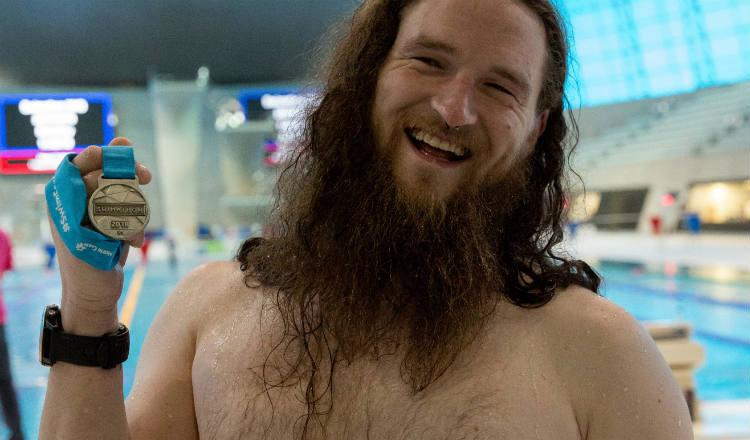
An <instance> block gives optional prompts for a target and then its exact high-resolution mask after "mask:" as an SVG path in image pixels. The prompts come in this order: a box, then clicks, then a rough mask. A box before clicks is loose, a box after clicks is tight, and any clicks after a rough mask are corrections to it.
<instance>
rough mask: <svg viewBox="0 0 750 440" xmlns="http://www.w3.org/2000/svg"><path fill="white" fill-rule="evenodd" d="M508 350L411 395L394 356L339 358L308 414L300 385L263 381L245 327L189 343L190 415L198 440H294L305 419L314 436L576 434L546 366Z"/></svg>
mask: <svg viewBox="0 0 750 440" xmlns="http://www.w3.org/2000/svg"><path fill="white" fill-rule="evenodd" d="M231 327H232V326H226V325H224V326H222V327H218V326H217V328H231ZM507 355H508V358H507V359H506V360H505V361H503V362H499V363H497V364H495V365H488V364H486V363H484V364H483V363H476V364H472V363H468V364H466V365H461V366H456V367H455V368H454V367H451V369H449V370H448V371H447V372H446V374H444V375H443V376H442V377H441V378H439V379H438V380H437V381H435V382H434V383H433V384H431V385H430V386H429V387H428V388H427V389H426V390H424V391H422V392H420V393H416V394H415V393H412V392H411V391H410V389H409V387H408V386H407V385H405V384H404V383H403V382H402V381H401V379H400V375H399V370H398V362H397V360H396V359H390V360H388V359H386V360H381V361H379V362H374V361H368V362H363V363H360V364H357V365H352V366H343V365H341V364H339V365H338V366H337V367H336V373H335V375H334V379H333V382H332V384H333V392H332V393H331V394H325V393H324V394H323V395H324V396H326V395H328V396H330V398H325V397H324V398H323V399H322V400H321V401H320V402H319V403H318V407H317V411H318V412H319V414H318V415H317V416H312V417H308V416H307V412H308V411H307V407H306V405H305V404H304V403H303V402H304V395H305V391H306V389H305V385H306V383H294V382H292V383H291V384H274V383H273V380H271V383H269V381H268V378H273V377H274V376H273V372H272V371H268V368H272V367H271V366H269V365H265V368H266V371H265V374H266V380H264V379H263V374H264V356H262V355H260V354H259V353H258V346H257V344H254V343H253V340H252V335H251V334H249V332H246V331H237V329H236V327H235V331H234V332H229V331H214V332H212V333H208V335H207V336H206V337H204V338H202V339H201V340H200V341H199V343H198V346H197V347H196V356H195V359H194V363H193V392H194V400H195V411H196V419H197V422H198V428H199V432H200V436H201V438H202V439H266V438H273V439H296V438H300V433H301V432H302V430H303V427H304V426H305V424H307V432H308V435H309V436H308V438H313V439H317V438H328V439H343V438H346V439H354V440H356V439H372V440H378V439H388V440H392V439H403V440H407V439H427V438H429V439H513V440H524V439H530V440H531V439H533V440H540V439H556V440H567V439H571V440H575V439H580V438H581V437H580V434H579V429H578V425H577V423H576V418H575V414H574V411H573V408H572V407H571V404H570V402H569V399H568V398H567V396H566V394H565V392H564V390H563V386H562V384H561V383H560V378H558V377H557V376H556V375H555V374H554V373H553V369H552V368H548V366H546V365H545V362H544V361H542V357H539V356H536V355H535V354H534V353H529V352H528V351H527V350H525V349H524V350H516V351H514V352H509V353H507ZM275 385H279V386H275Z"/></svg>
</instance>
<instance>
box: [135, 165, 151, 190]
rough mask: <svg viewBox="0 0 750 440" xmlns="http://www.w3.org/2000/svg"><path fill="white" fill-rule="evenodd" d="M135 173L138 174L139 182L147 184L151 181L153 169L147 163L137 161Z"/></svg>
mask: <svg viewBox="0 0 750 440" xmlns="http://www.w3.org/2000/svg"><path fill="white" fill-rule="evenodd" d="M135 175H136V176H138V184H140V185H146V184H148V183H149V182H151V171H149V169H148V168H146V166H145V165H143V164H142V163H140V162H138V161H137V160H136V161H135Z"/></svg>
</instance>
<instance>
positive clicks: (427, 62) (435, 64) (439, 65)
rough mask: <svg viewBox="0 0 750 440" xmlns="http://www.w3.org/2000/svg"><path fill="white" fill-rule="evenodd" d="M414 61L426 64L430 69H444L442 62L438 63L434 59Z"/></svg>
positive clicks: (425, 58) (419, 58)
mask: <svg viewBox="0 0 750 440" xmlns="http://www.w3.org/2000/svg"><path fill="white" fill-rule="evenodd" d="M414 59H415V60H417V61H419V62H421V63H424V64H426V65H428V66H430V67H435V68H438V69H440V68H442V67H443V66H442V64H440V62H439V61H437V60H436V59H434V58H429V57H414Z"/></svg>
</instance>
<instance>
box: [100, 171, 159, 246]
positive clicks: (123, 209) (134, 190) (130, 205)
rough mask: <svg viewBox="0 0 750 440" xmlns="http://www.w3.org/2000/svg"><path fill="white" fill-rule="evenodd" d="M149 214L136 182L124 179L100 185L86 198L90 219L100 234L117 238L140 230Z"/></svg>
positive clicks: (144, 197) (122, 237)
mask: <svg viewBox="0 0 750 440" xmlns="http://www.w3.org/2000/svg"><path fill="white" fill-rule="evenodd" d="M128 183H129V182H128ZM149 217H150V211H149V206H148V201H146V196H144V195H143V193H142V192H141V190H140V189H139V188H138V186H137V185H132V184H127V183H125V182H123V183H110V184H107V185H103V186H101V187H99V188H97V190H96V191H94V194H92V195H91V199H89V219H90V220H91V223H92V224H93V225H94V227H95V228H96V229H97V230H98V231H99V232H101V233H102V234H104V235H106V236H108V237H112V238H116V239H118V240H126V239H128V238H130V237H132V236H133V235H135V234H137V233H139V232H141V231H143V230H144V229H145V228H146V225H147V224H148V220H149Z"/></svg>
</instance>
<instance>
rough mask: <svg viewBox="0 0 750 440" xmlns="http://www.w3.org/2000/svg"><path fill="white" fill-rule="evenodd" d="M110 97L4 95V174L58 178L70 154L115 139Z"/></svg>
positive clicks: (0, 136) (0, 165)
mask: <svg viewBox="0 0 750 440" xmlns="http://www.w3.org/2000/svg"><path fill="white" fill-rule="evenodd" d="M113 122H114V121H113V117H112V98H111V97H110V95H109V94H106V93H55V94H29V95H0V174H40V173H54V172H55V169H57V165H58V164H59V163H60V161H61V160H62V158H63V157H65V155H66V154H68V153H77V152H80V151H82V150H83V149H84V148H86V147H87V146H89V145H106V144H108V143H109V142H110V141H111V140H112V139H113V138H114V123H113Z"/></svg>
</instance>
